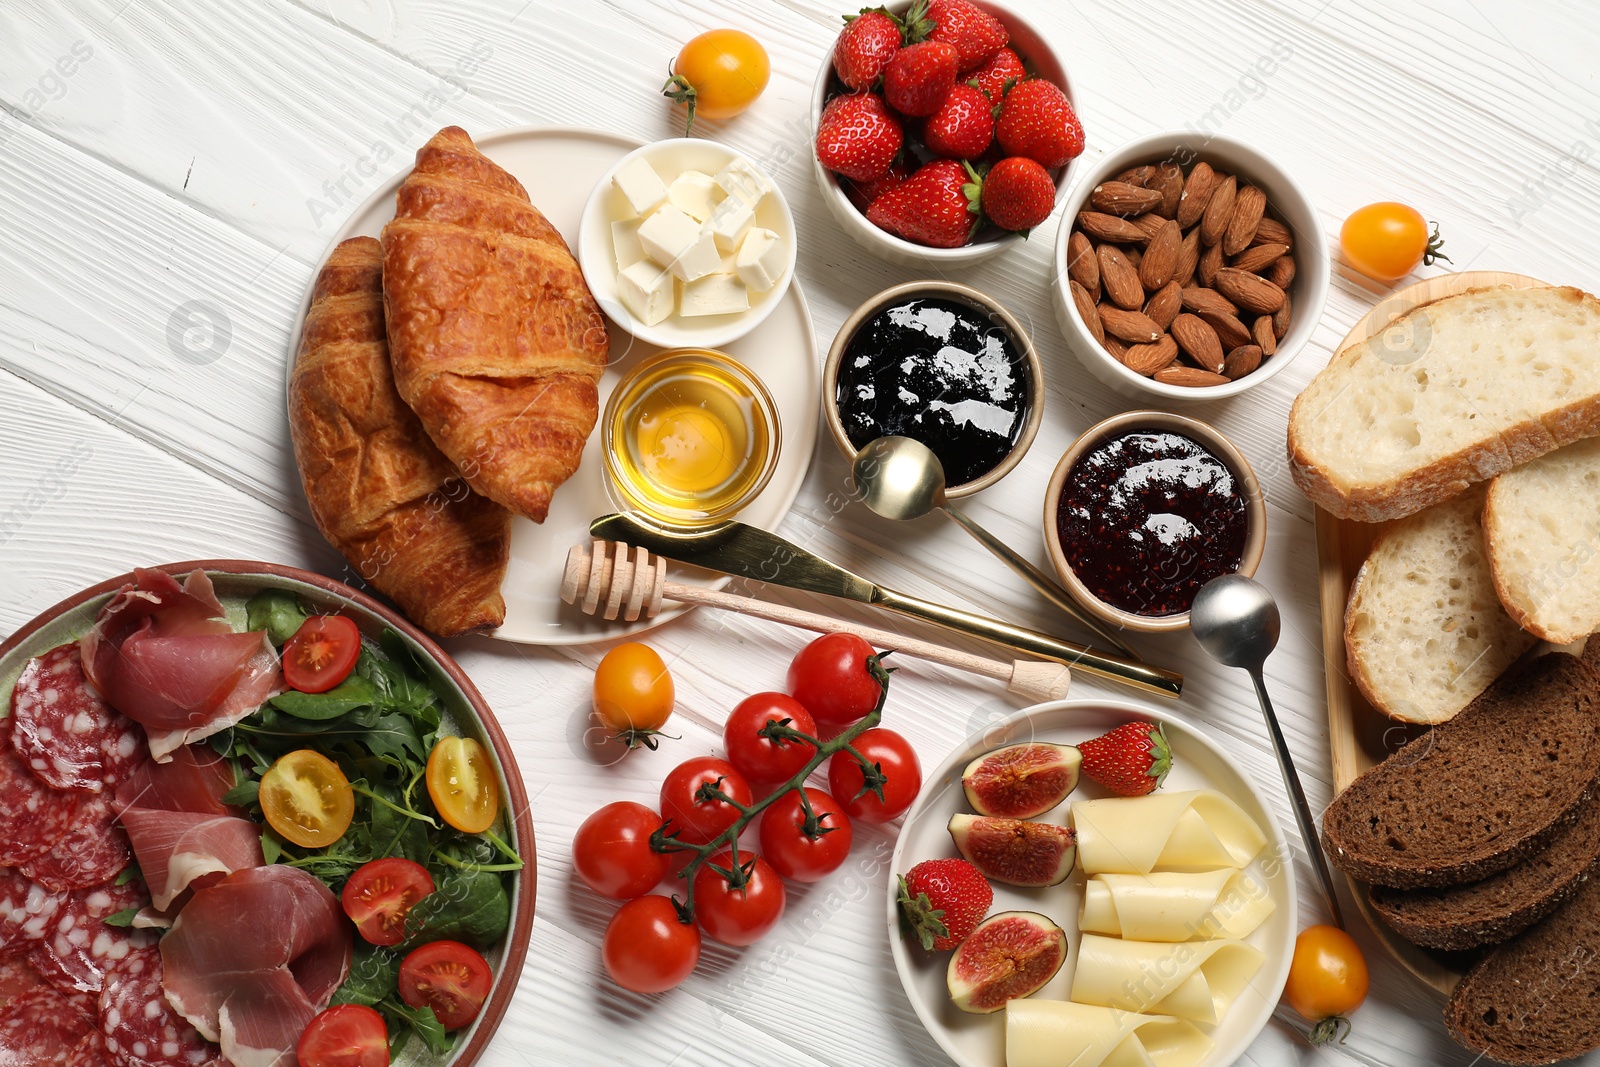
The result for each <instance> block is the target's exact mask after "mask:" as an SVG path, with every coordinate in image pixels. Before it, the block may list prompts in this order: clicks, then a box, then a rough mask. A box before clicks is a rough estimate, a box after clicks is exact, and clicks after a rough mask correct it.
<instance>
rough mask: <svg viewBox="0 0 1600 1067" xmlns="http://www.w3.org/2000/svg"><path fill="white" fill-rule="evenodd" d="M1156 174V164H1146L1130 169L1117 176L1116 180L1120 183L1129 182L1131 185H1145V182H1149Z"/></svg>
mask: <svg viewBox="0 0 1600 1067" xmlns="http://www.w3.org/2000/svg"><path fill="white" fill-rule="evenodd" d="M1155 172H1156V168H1155V164H1153V163H1145V164H1142V165H1140V166H1137V167H1129V168H1128V169H1127V170H1125V171H1123V172H1122V173H1121V174H1119V175H1117V176H1116V178H1115V179H1114V180H1115V181H1119V182H1127V183H1128V184H1129V185H1143V184H1144V183H1145V182H1147V181H1149V180H1150V179H1151V177H1152V176H1154V174H1155Z"/></svg>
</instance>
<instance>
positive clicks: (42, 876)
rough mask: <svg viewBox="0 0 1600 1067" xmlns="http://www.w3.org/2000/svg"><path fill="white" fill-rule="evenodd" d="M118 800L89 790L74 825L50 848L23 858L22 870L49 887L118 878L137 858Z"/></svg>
mask: <svg viewBox="0 0 1600 1067" xmlns="http://www.w3.org/2000/svg"><path fill="white" fill-rule="evenodd" d="M115 804H116V802H115V801H114V800H113V799H112V795H111V794H110V793H109V792H107V793H89V794H86V795H85V797H84V801H83V803H82V805H80V806H79V808H78V817H77V818H76V819H75V820H73V823H72V828H71V829H70V830H68V831H67V832H66V834H65V835H64V836H63V837H62V838H61V839H60V840H58V841H57V842H56V843H55V844H54V845H53V846H51V848H50V849H49V851H47V852H45V853H43V854H42V855H38V856H35V857H33V858H32V859H30V860H26V861H24V862H23V864H22V867H21V870H22V873H23V874H25V875H27V876H28V877H29V878H32V879H33V880H34V881H35V882H38V883H39V884H40V885H42V886H44V887H45V888H46V889H61V890H65V889H89V888H92V887H94V886H97V885H104V884H105V883H106V882H109V881H111V880H112V879H114V878H116V876H117V875H118V874H120V873H122V869H123V868H124V867H126V866H127V865H128V863H129V862H130V861H131V860H132V859H133V849H132V847H131V846H130V845H129V844H128V835H127V834H126V833H125V832H124V831H123V829H122V827H120V826H118V825H117V824H116V822H117V812H116V808H115Z"/></svg>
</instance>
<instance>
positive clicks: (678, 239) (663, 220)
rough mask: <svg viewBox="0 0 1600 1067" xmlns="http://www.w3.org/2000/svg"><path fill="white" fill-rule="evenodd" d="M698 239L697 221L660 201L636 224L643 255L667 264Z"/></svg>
mask: <svg viewBox="0 0 1600 1067" xmlns="http://www.w3.org/2000/svg"><path fill="white" fill-rule="evenodd" d="M699 240H700V224H699V223H698V222H696V221H694V219H692V218H690V217H689V216H688V215H685V214H684V213H683V212H682V211H680V210H679V209H678V208H676V207H674V206H673V205H671V204H663V205H662V206H661V207H660V208H659V209H658V210H656V211H655V212H653V213H652V214H651V215H650V217H649V218H647V219H645V220H644V222H643V223H642V224H641V225H640V226H639V245H640V247H642V248H643V249H644V254H645V255H647V256H649V257H650V258H651V259H653V260H655V261H656V265H657V266H661V267H666V266H670V265H671V264H672V261H673V260H675V259H677V258H678V257H679V256H681V255H683V254H684V253H685V252H687V251H689V249H691V248H693V247H694V245H695V242H697V241H699Z"/></svg>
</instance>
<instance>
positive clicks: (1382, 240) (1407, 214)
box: [1339, 201, 1450, 282]
mask: <svg viewBox="0 0 1600 1067" xmlns="http://www.w3.org/2000/svg"><path fill="white" fill-rule="evenodd" d="M1443 245H1444V240H1443V239H1442V238H1440V236H1439V227H1438V226H1434V228H1433V233H1432V234H1430V233H1429V232H1428V220H1427V219H1425V218H1423V217H1422V212H1420V211H1418V210H1417V209H1416V208H1414V207H1407V206H1406V205H1405V204H1397V203H1395V202H1393V201H1384V202H1382V203H1378V204H1368V205H1367V206H1366V207H1359V208H1356V209H1355V210H1354V211H1352V212H1351V213H1350V217H1349V218H1347V219H1345V220H1344V226H1343V227H1341V228H1340V230H1339V247H1340V248H1341V249H1343V250H1344V258H1345V259H1347V260H1349V262H1350V265H1351V266H1352V267H1354V268H1355V269H1356V270H1358V271H1360V272H1361V273H1362V274H1365V275H1366V276H1367V277H1369V278H1376V279H1377V280H1378V281H1380V282H1395V281H1399V280H1400V279H1401V278H1404V277H1405V276H1406V275H1407V274H1410V273H1411V272H1412V271H1413V270H1416V269H1417V264H1419V263H1421V264H1424V265H1427V266H1430V267H1431V266H1432V265H1433V263H1434V261H1435V260H1440V259H1442V260H1444V261H1445V262H1447V263H1448V262H1449V261H1450V257H1449V256H1447V255H1445V254H1444V253H1443V252H1441V251H1439V249H1440V248H1441V247H1443Z"/></svg>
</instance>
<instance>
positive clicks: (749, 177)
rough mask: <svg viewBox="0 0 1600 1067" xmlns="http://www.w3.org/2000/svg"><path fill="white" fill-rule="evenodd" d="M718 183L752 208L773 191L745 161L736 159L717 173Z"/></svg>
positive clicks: (728, 192) (726, 191)
mask: <svg viewBox="0 0 1600 1067" xmlns="http://www.w3.org/2000/svg"><path fill="white" fill-rule="evenodd" d="M716 182H717V184H718V185H720V186H722V189H723V191H724V192H725V193H727V194H728V195H729V196H736V197H738V198H739V199H740V200H743V201H744V202H745V203H747V204H749V205H750V206H751V207H755V206H756V204H757V203H759V202H760V200H761V198H762V197H763V196H766V195H767V194H768V193H769V192H771V191H772V186H771V185H769V184H768V183H767V179H765V178H763V177H762V176H761V174H760V172H758V171H757V170H756V169H755V168H754V167H752V166H751V165H750V164H749V163H747V162H745V161H744V160H743V159H735V160H734V161H733V162H731V163H729V164H728V165H727V166H726V167H723V168H722V169H721V170H719V171H717V177H716Z"/></svg>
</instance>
